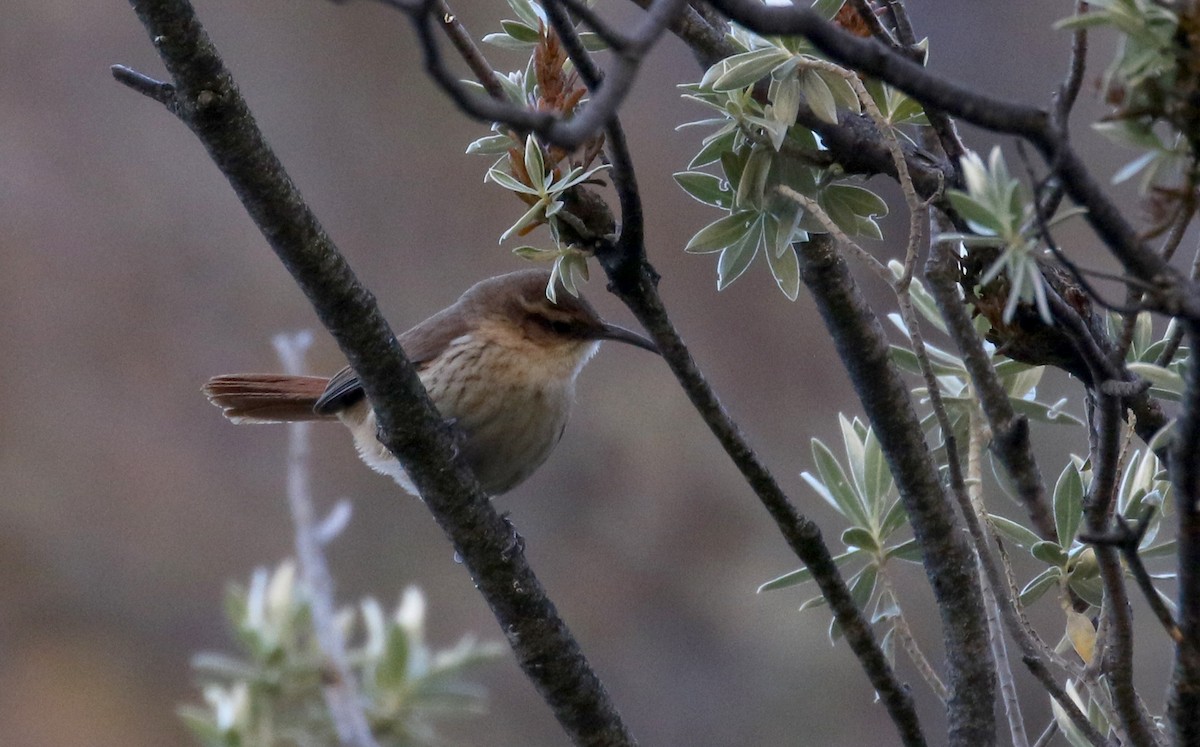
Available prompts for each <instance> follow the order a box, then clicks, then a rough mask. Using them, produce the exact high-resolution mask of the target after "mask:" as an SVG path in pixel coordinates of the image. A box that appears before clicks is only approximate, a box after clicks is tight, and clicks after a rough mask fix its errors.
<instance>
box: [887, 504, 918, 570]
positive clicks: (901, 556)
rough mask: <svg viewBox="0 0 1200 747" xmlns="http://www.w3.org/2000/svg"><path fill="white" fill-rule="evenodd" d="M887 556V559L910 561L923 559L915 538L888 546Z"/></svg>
mask: <svg viewBox="0 0 1200 747" xmlns="http://www.w3.org/2000/svg"><path fill="white" fill-rule="evenodd" d="M897 504H899V502H898V501H897ZM887 558H888V560H891V559H892V558H896V559H897V560H907V561H908V562H910V563H920V562H921V561H922V560H923V559H924V553H923V551H922V550H921V543H919V542H917V541H916V540H915V539H910V540H907V541H905V542H901V543H900V544H898V545H896V546H895V547H889V548H888V550H887Z"/></svg>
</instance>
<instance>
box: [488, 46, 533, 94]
mask: <svg viewBox="0 0 1200 747" xmlns="http://www.w3.org/2000/svg"><path fill="white" fill-rule="evenodd" d="M496 36H500V37H503V38H506V39H507V38H508V37H507V36H505V35H504V34H496ZM484 41H487V37H486V36H485V37H484ZM496 82H497V83H499V84H500V87H501V88H502V89H504V95H505V97H506V98H508V100H509V101H510V102H512V103H514V104H518V105H524V104H525V91H524V90H523V88H522V84H521V83H520V82H518V81H515V80H513V79H512V78H511V77H510V76H508V75H497V76H496Z"/></svg>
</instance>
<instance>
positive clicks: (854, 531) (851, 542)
mask: <svg viewBox="0 0 1200 747" xmlns="http://www.w3.org/2000/svg"><path fill="white" fill-rule="evenodd" d="M842 544H844V545H845V546H846V547H857V548H859V549H860V550H866V551H868V552H870V553H872V554H873V553H875V552H877V551H878V550H879V543H878V542H876V541H875V535H873V534H871V532H870V531H868V530H867V529H864V528H863V527H849V528H847V529H846V530H844V531H843V532H842Z"/></svg>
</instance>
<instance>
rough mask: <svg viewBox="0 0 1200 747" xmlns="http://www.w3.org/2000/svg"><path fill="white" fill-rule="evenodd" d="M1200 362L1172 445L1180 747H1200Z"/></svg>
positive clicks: (1190, 332) (1197, 338)
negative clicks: (1176, 514)
mask: <svg viewBox="0 0 1200 747" xmlns="http://www.w3.org/2000/svg"><path fill="white" fill-rule="evenodd" d="M1185 326H1186V334H1187V339H1188V345H1189V346H1190V347H1191V349H1192V350H1193V351H1195V350H1200V323H1197V322H1195V321H1190V322H1187V323H1186V325H1185ZM1197 454H1200V362H1198V361H1197V360H1196V357H1195V356H1194V355H1193V356H1192V359H1191V360H1190V361H1188V365H1187V390H1186V392H1185V393H1184V398H1183V414H1182V415H1181V416H1180V418H1179V422H1178V423H1177V424H1176V426H1175V437H1174V440H1173V443H1172V446H1171V460H1170V469H1171V482H1172V484H1173V486H1174V488H1175V504H1176V506H1178V511H1179V532H1178V536H1179V539H1178V541H1179V611H1178V613H1177V615H1178V619H1179V628H1180V630H1181V631H1182V633H1183V641H1182V642H1181V643H1180V644H1179V645H1177V646H1176V647H1175V674H1174V680H1173V682H1172V683H1171V701H1170V707H1169V715H1170V718H1171V726H1172V728H1173V729H1174V732H1175V743H1176V744H1200V460H1198V459H1197V458H1196V455H1197Z"/></svg>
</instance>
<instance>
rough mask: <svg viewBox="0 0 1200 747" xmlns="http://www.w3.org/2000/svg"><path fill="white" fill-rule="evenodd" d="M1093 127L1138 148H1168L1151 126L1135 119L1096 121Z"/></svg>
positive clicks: (1162, 149) (1108, 136)
mask: <svg viewBox="0 0 1200 747" xmlns="http://www.w3.org/2000/svg"><path fill="white" fill-rule="evenodd" d="M1092 129H1094V130H1095V131H1096V132H1099V133H1100V134H1101V135H1104V136H1105V137H1107V138H1109V139H1111V140H1115V141H1117V142H1119V143H1123V144H1125V145H1129V146H1131V147H1134V148H1137V149H1138V150H1154V151H1165V150H1168V148H1167V147H1166V145H1164V144H1163V142H1162V140H1160V139H1159V137H1158V135H1157V134H1155V132H1154V130H1153V129H1152V128H1151V127H1149V126H1147V125H1146V124H1144V123H1142V122H1139V121H1137V120H1135V119H1118V120H1110V121H1107V122H1096V123H1095V124H1093V125H1092Z"/></svg>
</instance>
